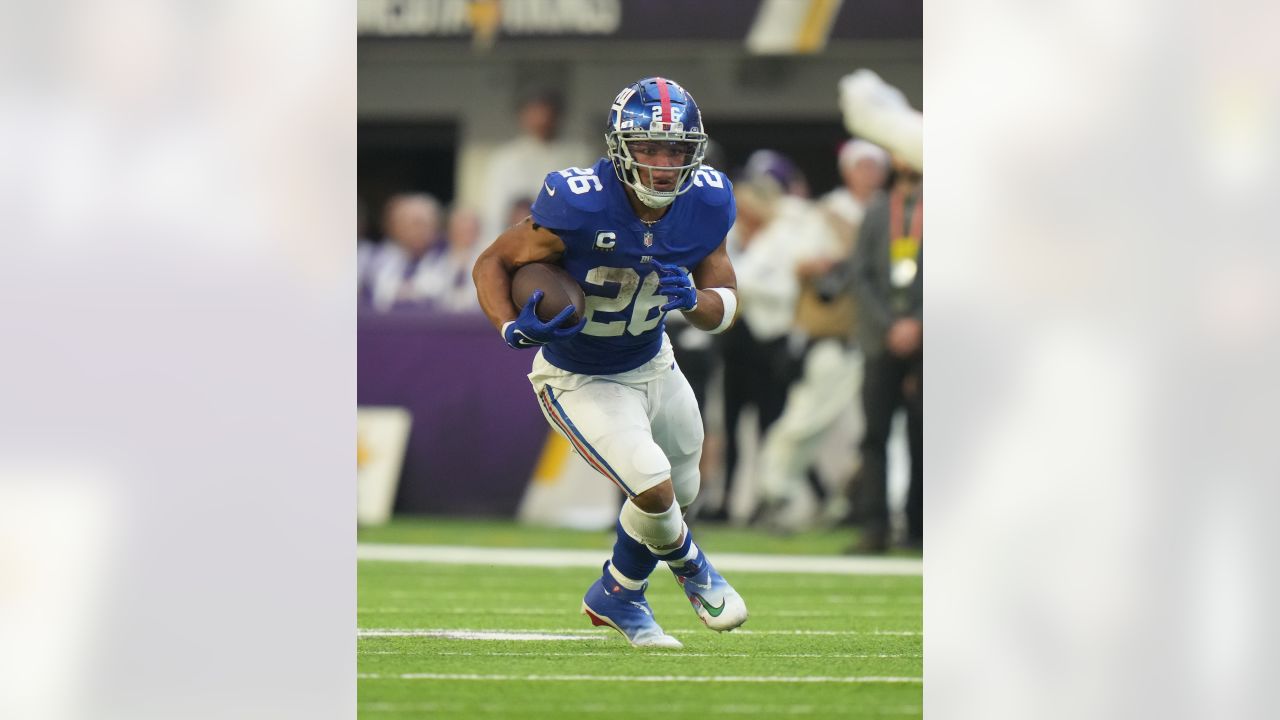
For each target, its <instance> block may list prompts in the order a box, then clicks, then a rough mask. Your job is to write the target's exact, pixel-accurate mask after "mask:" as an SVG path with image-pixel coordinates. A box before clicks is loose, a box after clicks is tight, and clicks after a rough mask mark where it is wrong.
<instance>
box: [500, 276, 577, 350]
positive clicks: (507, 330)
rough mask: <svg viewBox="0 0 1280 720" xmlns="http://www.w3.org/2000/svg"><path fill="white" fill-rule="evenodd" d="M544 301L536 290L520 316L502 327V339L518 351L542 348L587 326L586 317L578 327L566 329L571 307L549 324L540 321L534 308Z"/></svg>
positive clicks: (548, 322)
mask: <svg viewBox="0 0 1280 720" xmlns="http://www.w3.org/2000/svg"><path fill="white" fill-rule="evenodd" d="M541 299H542V291H541V290H534V291H533V294H532V295H530V296H529V302H527V303H525V305H524V307H523V308H522V309H521V310H520V315H519V316H517V317H516V319H515V320H512V321H511V322H509V323H507V324H506V325H503V326H502V339H503V340H506V341H507V344H508V345H510V346H511V347H513V348H515V349H516V350H523V349H524V348H531V347H541V346H543V345H546V344H547V343H549V342H555V341H556V340H564V339H565V338H567V337H570V336H573V335H576V334H577V333H578V331H579V330H581V329H582V328H583V326H585V325H586V324H587V319H586V318H585V317H584V318H582V320H581V321H580V322H579V323H578V324H577V325H571V326H568V327H566V326H565V325H564V324H565V322H567V321H568V320H569V316H570V315H572V314H573V310H574V308H573V306H572V305H570V306H568V307H566V308H565V309H563V310H561V311H560V314H559V315H556V316H555V317H553V318H551V319H550V320H548V321H547V322H542V321H541V320H539V319H538V313H537V312H535V311H534V308H536V307H537V306H538V301H539V300H541Z"/></svg>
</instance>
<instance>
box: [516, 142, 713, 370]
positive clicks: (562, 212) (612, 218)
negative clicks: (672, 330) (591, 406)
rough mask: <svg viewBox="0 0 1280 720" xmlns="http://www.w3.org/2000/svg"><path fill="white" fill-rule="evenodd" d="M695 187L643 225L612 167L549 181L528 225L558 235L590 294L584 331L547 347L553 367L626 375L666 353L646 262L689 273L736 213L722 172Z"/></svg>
mask: <svg viewBox="0 0 1280 720" xmlns="http://www.w3.org/2000/svg"><path fill="white" fill-rule="evenodd" d="M693 183H694V185H693V187H692V188H690V189H689V191H688V192H686V193H684V194H683V195H681V196H679V197H677V198H676V200H675V202H673V203H672V204H671V205H670V206H669V208H668V209H667V213H666V215H663V216H662V219H661V220H658V221H657V222H656V223H654V224H653V226H652V227H649V226H648V225H647V224H646V223H644V222H643V221H641V220H640V218H638V217H637V216H636V213H635V211H634V210H632V209H631V205H630V203H629V202H628V201H627V195H626V190H625V188H624V186H623V185H622V183H621V182H620V181H619V180H618V177H617V175H615V174H614V171H613V165H612V164H611V163H610V161H609V160H608V159H607V158H601V159H600V160H599V161H597V162H596V164H595V166H594V167H591V168H569V169H567V170H561V171H559V172H553V173H550V174H548V175H547V178H546V180H545V181H544V182H543V186H542V190H541V192H540V193H539V194H538V198H537V199H536V200H534V203H533V209H532V214H533V220H534V222H536V223H538V224H539V225H542V226H543V227H545V228H547V229H548V230H551V231H552V232H554V233H556V234H557V235H559V236H560V238H561V239H562V240H563V241H564V245H565V252H564V256H563V258H562V259H561V260H560V264H561V266H563V267H564V269H565V270H567V271H568V272H569V274H570V275H572V276H573V278H574V279H575V280H577V281H578V284H579V285H581V286H582V291H583V293H584V294H585V295H586V297H587V312H586V316H587V324H586V326H585V327H583V329H582V332H580V333H578V334H576V335H574V336H573V337H571V338H569V339H567V340H562V341H559V342H554V343H551V344H549V345H546V346H544V348H543V350H542V355H543V357H544V358H546V360H547V361H548V362H550V363H551V364H552V365H555V366H556V367H558V368H561V369H564V370H568V371H570V372H576V373H583V374H586V375H611V374H613V373H620V372H626V371H627V370H633V369H635V368H637V367H640V366H641V365H643V364H644V363H646V362H648V361H649V360H650V359H652V358H653V357H654V356H655V355H657V354H658V351H659V350H660V349H661V348H662V332H663V328H664V320H665V315H666V313H664V312H662V310H661V309H660V308H661V307H662V306H663V305H665V304H666V303H667V298H666V297H665V296H663V295H662V294H660V293H659V292H658V272H657V269H656V268H654V267H653V265H652V261H653V260H655V259H656V260H658V261H659V262H662V263H666V264H668V265H679V266H681V267H683V268H684V269H685V270H692V269H693V268H694V267H696V266H697V265H698V263H700V262H702V260H703V258H705V257H707V256H708V255H710V254H711V253H712V251H714V250H715V249H716V248H718V247H719V246H720V243H722V242H723V241H724V238H725V235H726V234H727V233H728V232H729V227H730V226H731V225H733V219H734V214H735V212H736V210H735V206H734V202H733V190H732V186H731V185H730V183H729V180H728V179H727V178H726V177H725V176H724V174H723V173H721V172H719V171H717V170H714V169H712V168H710V167H706V166H704V167H703V168H701V169H699V170H698V172H697V174H696V175H695V176H694V180H693Z"/></svg>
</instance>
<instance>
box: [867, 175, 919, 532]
mask: <svg viewBox="0 0 1280 720" xmlns="http://www.w3.org/2000/svg"><path fill="white" fill-rule="evenodd" d="M893 166H894V173H895V179H894V182H893V186H892V188H891V190H890V192H889V194H888V195H887V196H881V197H879V198H877V199H876V200H875V201H874V202H872V203H871V205H870V206H869V207H868V208H867V213H866V217H865V218H864V219H863V222H862V228H861V230H860V231H859V233H858V241H857V246H856V247H855V249H854V255H853V263H852V265H853V278H854V291H855V293H856V295H857V298H858V308H859V318H858V319H859V323H858V328H859V331H858V338H859V341H860V343H861V345H862V350H863V353H864V356H865V365H864V368H865V370H864V380H863V385H862V407H863V413H864V414H865V416H866V424H867V430H866V434H865V435H864V437H863V441H862V462H863V465H862V475H861V478H862V482H861V488H860V497H859V498H858V505H859V510H860V514H861V515H862V516H863V518H864V520H865V522H866V525H865V534H864V535H863V538H862V540H861V541H860V542H859V543H858V545H857V546H855V547H854V548H853V550H855V551H860V552H883V551H884V550H885V549H887V547H888V544H889V540H890V538H889V531H890V524H889V506H888V492H887V487H886V485H887V472H886V461H885V448H886V445H887V443H888V440H889V431H890V428H891V427H892V421H893V416H894V414H895V413H896V412H897V411H898V409H899V408H900V407H905V409H906V411H907V441H908V445H909V447H910V450H911V484H910V487H909V488H908V491H907V506H906V516H907V528H906V530H907V536H906V544H907V545H908V546H910V547H921V545H922V542H923V537H924V535H923V526H922V521H923V516H922V511H923V500H922V494H921V493H922V492H923V480H924V466H923V463H922V450H923V447H922V440H923V399H924V388H923V358H924V344H923V327H924V326H923V322H922V311H923V293H922V277H923V265H922V256H921V246H922V243H923V240H924V219H923V218H924V182H923V178H922V175H921V173H920V171H919V170H918V169H916V168H915V167H913V166H912V165H911V164H909V163H908V162H907V161H905V160H903V159H902V158H901V157H899V156H896V155H895V156H894V157H893Z"/></svg>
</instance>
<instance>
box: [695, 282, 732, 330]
mask: <svg viewBox="0 0 1280 720" xmlns="http://www.w3.org/2000/svg"><path fill="white" fill-rule="evenodd" d="M726 295H727V296H728V297H729V298H730V300H729V302H728V306H729V307H727V308H726V303H725V298H726ZM726 310H728V313H729V314H728V316H726ZM737 314H738V302H737V291H736V290H734V289H733V288H715V289H710V288H706V289H699V290H698V306H697V307H695V308H694V309H692V310H687V311H685V313H684V316H685V318H686V319H687V320H688V321H689V324H691V325H693V326H694V327H696V328H698V329H699V330H706V331H708V332H711V333H721V332H724V331H725V330H728V329H729V328H730V327H732V326H733V322H734V320H736V319H737Z"/></svg>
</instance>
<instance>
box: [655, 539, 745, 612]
mask: <svg viewBox="0 0 1280 720" xmlns="http://www.w3.org/2000/svg"><path fill="white" fill-rule="evenodd" d="M671 572H672V573H674V574H675V576H676V582H678V583H680V587H681V588H682V589H683V590H684V594H685V596H686V597H688V598H689V602H690V603H691V604H692V605H693V611H694V612H696V613H697V614H698V618H699V619H701V620H702V624H703V625H706V626H707V627H709V628H711V629H712V630H715V631H716V632H724V631H726V630H732V629H734V628H736V627H738V626H739V625H741V624H742V623H744V622H746V621H747V617H748V614H747V604H746V603H745V602H743V600H742V596H741V595H739V594H738V591H737V590H734V589H733V586H732V585H730V584H729V582H728V581H727V580H725V579H724V577H723V576H722V575H720V573H718V572H716V569H715V568H714V567H712V566H711V561H709V560H707V556H706V555H705V554H703V552H702V551H701V550H699V551H698V557H696V558H694V559H693V560H690V561H688V562H686V563H685V565H684V567H682V568H680V569H679V570H678V571H677V570H676V568H671Z"/></svg>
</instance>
